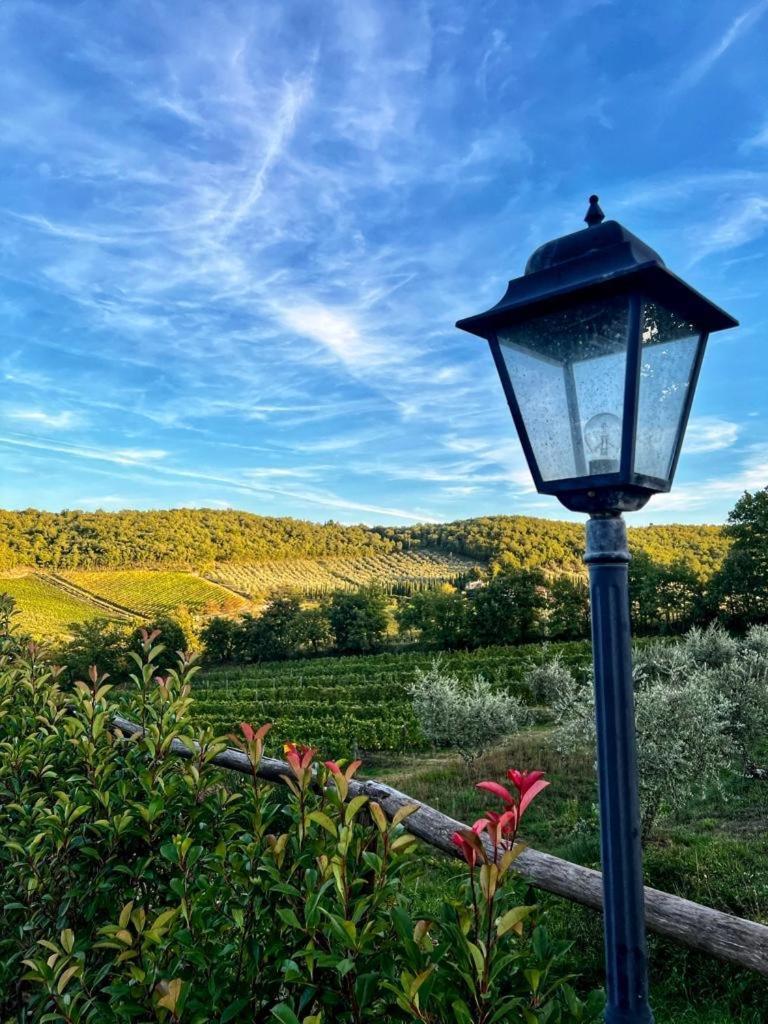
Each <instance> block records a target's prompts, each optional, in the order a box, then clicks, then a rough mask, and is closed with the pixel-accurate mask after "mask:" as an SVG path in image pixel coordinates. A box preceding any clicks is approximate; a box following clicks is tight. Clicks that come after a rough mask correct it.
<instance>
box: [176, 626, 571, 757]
mask: <svg viewBox="0 0 768 1024" xmlns="http://www.w3.org/2000/svg"><path fill="white" fill-rule="evenodd" d="M556 652H560V653H561V654H562V656H563V658H564V660H565V661H566V662H567V663H568V664H570V665H572V666H573V667H574V668H577V669H580V668H586V666H587V664H588V662H589V645H588V644H586V643H571V644H548V645H541V644H531V645H526V646H522V647H485V648H483V649H481V650H478V651H456V652H452V653H444V654H442V655H440V661H441V664H442V665H443V666H444V668H445V669H446V670H447V671H449V672H451V673H453V674H455V675H456V676H458V677H459V678H460V679H469V678H471V677H472V676H474V675H477V674H478V673H479V674H482V675H484V676H485V677H486V678H488V679H490V680H492V681H494V682H496V683H497V684H498V685H499V686H501V687H503V688H504V689H507V690H509V691H510V692H513V693H517V694H519V695H520V696H522V697H524V698H525V694H526V691H525V686H524V683H523V678H524V676H525V673H526V671H527V670H528V669H529V668H530V666H532V665H534V664H538V663H540V662H541V661H542V660H544V659H546V658H549V657H551V656H553V655H554V654H555V653H556ZM435 657H436V656H435V655H434V654H429V653H424V652H414V653H403V654H377V655H367V656H363V657H347V658H317V659H314V660H303V661H288V662H286V661H283V662H274V663H266V664H262V665H247V666H234V667H232V666H230V667H223V668H211V669H207V670H205V671H204V672H202V673H201V674H200V675H199V676H197V677H196V679H195V682H194V695H195V705H194V714H195V716H196V717H197V718H198V719H199V720H201V721H204V722H206V723H207V724H209V725H211V726H212V727H213V728H214V729H215V730H216V731H217V732H224V733H227V732H231V731H232V730H233V729H236V728H237V725H238V723H239V722H241V721H247V722H252V723H262V722H273V723H274V728H273V730H272V733H271V734H270V736H271V739H272V741H273V743H275V744H277V745H280V744H282V743H283V742H285V741H288V740H297V741H300V742H302V743H311V744H314V745H316V746H318V747H319V748H320V750H321V752H322V753H323V754H327V755H328V756H337V755H338V756H341V755H343V754H345V753H347V752H348V751H350V750H351V749H358V750H362V751H383V750H389V751H406V750H413V749H418V748H420V747H422V746H423V741H422V739H421V737H420V736H419V732H418V729H417V727H416V722H415V721H414V718H413V713H412V711H411V705H410V701H409V698H408V694H407V688H408V686H409V684H410V683H411V682H412V681H413V680H414V678H415V674H416V670H417V669H419V668H420V669H427V668H429V666H430V665H431V664H432V662H433V660H434V658H435Z"/></svg>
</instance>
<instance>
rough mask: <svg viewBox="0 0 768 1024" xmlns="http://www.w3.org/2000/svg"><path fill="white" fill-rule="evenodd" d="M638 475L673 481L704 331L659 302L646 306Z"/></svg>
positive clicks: (639, 393) (643, 322)
mask: <svg viewBox="0 0 768 1024" xmlns="http://www.w3.org/2000/svg"><path fill="white" fill-rule="evenodd" d="M640 340H641V351H640V385H639V391H638V406H637V432H636V438H635V472H637V473H643V474H645V475H646V476H652V477H656V478H657V479H659V480H664V481H665V482H666V481H668V479H669V474H670V471H671V468H672V460H673V458H674V455H675V450H676V448H677V439H678V436H679V434H680V430H681V428H682V419H683V414H684V411H685V405H686V400H687V397H688V390H689V388H690V386H691V377H692V375H693V370H694V366H695V363H696V353H697V352H698V349H699V345H700V344H701V343H702V341H703V336H702V333H701V331H700V330H699V329H698V328H696V327H694V325H693V324H691V323H689V322H688V321H687V320H685V319H683V318H682V317H680V316H678V315H677V314H676V313H674V312H673V311H672V310H670V309H666V308H665V307H664V306H661V305H659V304H658V303H656V302H651V301H649V300H646V301H644V302H643V311H642V319H641V339H640Z"/></svg>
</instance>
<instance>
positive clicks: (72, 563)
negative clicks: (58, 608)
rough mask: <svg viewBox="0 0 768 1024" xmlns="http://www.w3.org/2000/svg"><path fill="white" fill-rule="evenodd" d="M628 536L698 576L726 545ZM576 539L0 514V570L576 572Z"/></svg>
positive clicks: (198, 516)
mask: <svg viewBox="0 0 768 1024" xmlns="http://www.w3.org/2000/svg"><path fill="white" fill-rule="evenodd" d="M630 543H631V544H632V546H633V547H634V548H635V550H637V551H643V552H645V553H646V554H647V555H648V556H650V558H652V559H653V560H654V562H657V563H660V564H671V563H673V562H684V563H685V564H686V565H688V566H689V567H690V568H691V569H693V571H694V572H695V573H696V574H697V575H698V576H700V577H701V578H707V577H709V576H711V575H712V573H713V572H714V571H715V570H716V569H717V568H718V567H719V565H720V564H721V562H722V560H723V558H724V556H725V553H726V551H727V548H728V540H727V539H726V537H725V535H724V532H723V530H722V528H721V527H719V526H647V527H634V528H631V529H630ZM583 545H584V528H583V526H582V524H580V523H573V522H564V521H562V520H556V519H535V518H533V517H531V516H487V517H483V518H479V519H463V520H458V521H457V522H454V523H440V524H422V525H417V526H411V527H375V528H369V527H366V526H342V525H341V524H339V523H335V522H328V523H311V522H307V521H305V520H300V519H289V518H275V517H271V516H257V515H252V514H251V513H248V512H236V511H233V510H213V509H171V510H164V511H152V512H135V511H125V512H76V511H73V512H40V511H37V510H34V509H27V510H25V511H21V512H9V511H0V569H9V568H15V567H23V566H24V567H38V568H46V569H119V568H124V567H129V568H137V567H141V568H187V569H197V570H200V569H206V568H208V567H210V566H212V565H213V564H214V563H217V562H228V563H237V564H249V563H251V564H252V563H258V562H264V561H271V562H275V561H289V560H292V559H322V558H329V557H337V556H338V557H350V556H368V555H383V554H387V553H390V552H396V551H401V550H405V551H413V550H416V549H419V548H422V549H429V550H437V551H444V552H449V553H453V554H455V555H461V556H464V557H466V558H469V559H472V560H474V561H478V562H485V561H491V560H494V559H498V558H500V557H501V556H504V561H505V562H507V563H508V564H511V565H513V566H515V567H518V568H526V569H531V568H543V569H551V570H556V571H557V570H565V571H571V572H579V571H581V570H582V567H583V566H582V551H583Z"/></svg>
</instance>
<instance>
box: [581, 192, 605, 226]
mask: <svg viewBox="0 0 768 1024" xmlns="http://www.w3.org/2000/svg"><path fill="white" fill-rule="evenodd" d="M584 220H585V221H586V222H587V224H588V225H589V226H590V227H591V228H594V227H597V225H598V224H602V222H603V221H604V220H605V214H604V213H603V211H602V210H601V209H600V205H599V196H590V197H589V209H588V210H587V216H586V217H585V218H584Z"/></svg>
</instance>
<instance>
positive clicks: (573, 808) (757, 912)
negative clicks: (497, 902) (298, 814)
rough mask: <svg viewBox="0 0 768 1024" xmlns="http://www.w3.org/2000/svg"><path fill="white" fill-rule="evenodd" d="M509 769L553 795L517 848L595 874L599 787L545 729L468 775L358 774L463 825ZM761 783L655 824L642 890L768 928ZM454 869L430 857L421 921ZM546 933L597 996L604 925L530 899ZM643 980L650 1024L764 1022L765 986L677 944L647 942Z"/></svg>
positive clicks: (385, 769) (376, 764)
mask: <svg viewBox="0 0 768 1024" xmlns="http://www.w3.org/2000/svg"><path fill="white" fill-rule="evenodd" d="M507 767H517V768H523V769H532V768H541V769H544V770H546V772H547V776H548V778H549V779H550V780H551V783H552V784H551V786H550V787H549V788H548V789H547V790H545V792H544V793H543V794H542V795H541V796H540V797H539V798H538V799H537V800H536V802H535V804H534V805H533V806H532V808H531V809H530V810H529V812H528V815H527V816H526V819H525V822H524V827H523V837H522V838H523V839H524V841H526V842H527V843H529V844H530V845H531V846H533V847H536V848H538V849H541V850H546V851H547V852H549V853H553V854H556V855H557V856H560V857H564V858H566V859H568V860H571V861H574V862H577V863H580V864H584V865H587V866H589V867H599V842H598V831H597V828H598V826H597V812H596V803H597V785H596V780H595V775H594V770H593V767H592V764H591V763H590V761H589V760H588V759H586V758H572V757H571V758H563V757H562V756H561V755H560V754H558V753H557V752H556V751H555V750H554V749H553V747H552V745H551V743H550V741H549V737H548V735H547V732H546V730H542V729H538V730H533V731H530V732H527V733H523V734H520V735H519V736H516V737H514V738H512V739H511V740H510V741H508V742H507V743H505V744H503V745H502V746H501V748H500V749H499V750H497V751H495V752H493V753H489V754H487V755H485V756H484V757H483V758H481V759H480V760H479V761H478V762H477V764H476V765H475V766H474V768H473V769H472V772H471V774H469V773H468V772H467V770H466V768H465V767H464V765H463V764H462V762H461V761H460V760H459V759H458V758H457V757H455V756H452V755H440V756H433V757H427V756H424V757H421V756H418V755H407V756H401V757H399V758H397V759H393V758H392V757H391V756H389V757H383V756H382V757H378V758H375V759H369V760H368V761H367V763H366V765H365V774H367V775H368V776H371V777H376V778H380V779H382V780H383V781H386V782H388V783H389V784H390V785H393V786H396V787H397V788H398V789H401V790H403V791H404V792H406V793H408V794H410V795H411V796H413V797H416V798H417V799H419V800H424V801H426V802H427V803H430V804H432V805H433V806H435V807H438V808H439V809H440V810H442V811H444V812H445V813H446V814H449V815H451V816H452V817H455V818H459V819H460V820H462V821H465V822H471V821H473V820H474V819H475V818H476V817H478V816H479V814H480V812H481V811H482V810H483V809H485V808H492V807H493V805H494V801H493V798H492V797H490V798H489V797H488V795H487V794H484V793H481V792H478V791H477V790H475V789H474V787H473V784H474V782H476V781H478V780H480V779H496V780H498V781H503V780H504V772H505V770H506V768H507ZM767 818H768V783H766V782H759V781H755V780H750V779H743V778H738V777H733V776H731V777H728V778H726V779H724V780H723V788H722V792H721V793H716V792H710V793H707V794H705V795H704V796H703V797H702V798H700V799H697V800H696V801H695V802H693V803H692V804H691V806H690V807H689V808H688V810H687V812H686V813H685V814H684V815H678V816H677V818H676V820H675V822H674V823H673V822H666V821H661V822H660V823H659V825H658V827H657V829H656V832H655V833H654V835H653V838H652V839H651V840H650V841H649V842H648V843H647V844H646V849H645V870H646V880H647V882H648V884H650V885H653V886H655V887H656V888H660V889H666V890H667V891H669V892H674V893H677V894H678V895H681V896H685V897H686V898H688V899H692V900H695V901H697V902H699V903H704V904H707V905H709V906H712V907H715V908H716V909H718V910H723V911H726V912H729V913H732V914H737V915H739V916H742V917H749V918H751V919H753V920H757V921H762V922H766V923H768V835H766V830H765V822H766V819H767ZM461 870H462V869H461V866H460V865H458V863H457V862H455V861H451V860H449V859H448V858H445V857H442V856H440V855H438V854H435V855H431V856H430V858H429V867H428V870H426V871H425V872H424V874H423V876H422V877H421V878H420V880H419V882H418V883H417V885H416V886H415V891H414V897H415V898H416V899H417V900H418V901H419V902H420V903H421V904H422V905H423V906H424V908H425V910H429V909H430V908H431V907H434V906H436V904H437V903H439V902H440V901H441V900H442V899H443V898H444V897H445V895H446V894H447V893H448V892H449V891H450V890H451V889H453V883H452V879H454V878H455V877H456V875H457V872H460V871H461ZM531 898H533V899H535V900H536V901H537V902H538V903H539V904H540V905H541V906H542V907H543V908H545V909H546V912H547V918H548V927H549V929H550V930H551V931H552V932H553V933H556V934H557V935H558V936H559V937H566V938H569V939H571V940H572V941H573V942H574V949H575V952H574V970H579V971H581V972H582V973H583V976H584V977H583V980H584V982H585V983H587V984H588V985H591V986H594V985H599V984H600V983H601V977H602V930H601V919H600V917H599V916H598V915H596V914H595V913H594V912H593V911H591V910H587V909H585V908H581V907H578V906H576V905H574V904H572V903H569V902H567V901H565V900H562V899H559V898H557V897H555V896H550V895H548V894H545V893H541V892H539V891H535V890H531ZM649 946H650V955H651V972H652V973H651V981H652V998H653V1008H654V1013H655V1015H656V1021H657V1024H673V1022H674V1024H731V1022H740V1024H741V1022H743V1024H758V1022H761V1024H762V1022H764V1021H765V1020H766V1019H768V980H766V979H763V978H761V977H759V976H758V975H756V974H754V973H752V972H749V971H741V970H738V969H736V968H734V967H731V966H730V965H728V964H725V963H722V962H720V961H718V960H714V959H713V958H711V957H706V956H703V955H702V954H698V953H694V952H692V951H690V950H686V949H684V948H683V947H681V946H679V945H678V944H676V943H672V942H670V941H668V940H665V939H661V938H657V937H655V936H651V937H650V939H649Z"/></svg>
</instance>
